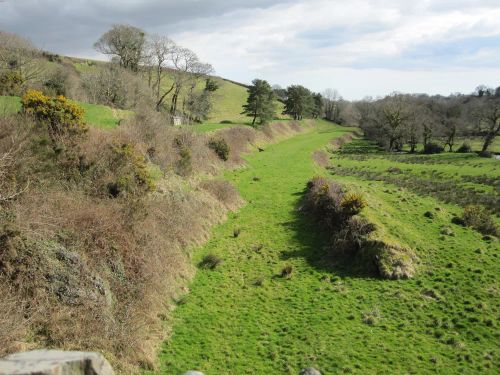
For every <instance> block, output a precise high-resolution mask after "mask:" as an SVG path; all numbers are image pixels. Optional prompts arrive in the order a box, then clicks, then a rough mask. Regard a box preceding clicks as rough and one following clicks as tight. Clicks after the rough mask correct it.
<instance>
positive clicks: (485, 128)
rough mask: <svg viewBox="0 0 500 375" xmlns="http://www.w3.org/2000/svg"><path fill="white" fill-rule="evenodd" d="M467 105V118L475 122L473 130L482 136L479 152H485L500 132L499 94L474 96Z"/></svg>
mask: <svg viewBox="0 0 500 375" xmlns="http://www.w3.org/2000/svg"><path fill="white" fill-rule="evenodd" d="M497 91H499V94H500V90H498V89H497ZM468 106H469V114H470V115H469V118H471V119H472V120H473V121H474V122H475V129H474V132H475V133H476V134H477V135H479V136H481V137H482V138H483V146H482V148H481V152H483V153H485V152H487V151H488V148H489V147H490V146H491V144H492V143H493V141H494V140H495V138H496V137H497V136H498V135H499V134H500V95H486V96H478V97H474V98H472V99H471V100H470V102H469V103H468Z"/></svg>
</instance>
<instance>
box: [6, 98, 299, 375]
mask: <svg viewBox="0 0 500 375" xmlns="http://www.w3.org/2000/svg"><path fill="white" fill-rule="evenodd" d="M61 100H62V99H61ZM44 101H45V100H42V102H44ZM49 102H50V103H51V102H52V101H51V100H49ZM58 103H59V102H58ZM58 103H55V104H58ZM61 103H62V102H61ZM26 109H27V108H26ZM52 109H54V116H50V119H48V118H45V113H46V112H44V111H42V112H41V113H42V114H43V116H42V115H40V116H38V115H37V113H38V112H37V111H28V110H25V113H24V114H19V115H15V116H11V117H7V118H2V119H0V293H1V294H2V304H0V305H1V306H0V355H3V354H6V353H9V352H13V351H19V350H24V349H29V348H36V347H50V348H61V349H78V350H91V351H101V352H103V353H104V354H105V355H106V357H107V358H108V359H110V360H111V361H112V363H113V365H114V366H115V367H116V369H117V370H118V372H120V373H127V374H129V373H135V372H138V371H139V366H142V367H152V366H154V362H155V358H156V349H157V345H158V344H159V342H161V340H162V339H163V338H164V335H165V327H164V322H163V320H164V319H165V313H166V312H167V306H168V305H169V304H170V301H172V299H173V298H175V297H176V296H177V295H178V294H180V293H183V291H184V290H185V284H186V280H188V279H189V278H190V277H191V276H192V275H193V273H194V267H193V266H192V265H191V262H190V259H189V254H188V253H187V252H186V248H187V247H188V246H192V245H195V244H200V243H202V241H204V240H206V239H207V237H208V234H209V228H210V227H211V226H212V225H213V224H214V223H217V222H219V221H220V220H222V218H223V217H224V214H225V213H226V212H227V209H228V208H231V209H234V208H237V207H239V206H240V205H241V203H242V201H241V199H240V198H239V196H238V193H237V192H236V191H235V190H234V188H233V187H231V186H230V185H229V184H228V183H227V182H209V181H207V176H208V180H209V176H213V175H214V174H216V173H218V171H220V170H221V169H222V168H223V167H224V165H225V163H224V162H223V161H222V160H221V159H220V158H219V157H218V156H217V155H216V153H215V152H214V151H213V150H212V149H210V147H209V145H208V142H209V138H208V137H207V136H206V135H196V134H193V133H191V132H186V131H185V130H179V129H176V128H174V127H168V126H166V125H165V124H164V123H163V121H162V119H161V117H160V116H159V115H158V114H156V113H155V112H149V111H138V115H137V116H136V117H135V118H133V119H130V120H127V121H126V123H124V124H122V125H121V126H120V127H119V128H117V129H115V130H113V131H104V130H97V129H92V128H89V129H86V131H85V132H78V134H76V133H75V132H69V131H68V132H67V131H60V130H61V129H63V130H64V129H67V126H68V125H71V126H72V125H73V123H71V124H70V123H67V121H68V119H67V118H65V117H64V116H59V115H60V114H61V113H60V112H58V111H59V107H58V106H55V105H54V106H52ZM62 110H64V109H62ZM78 118H79V117H78ZM78 125H80V122H78ZM278 128H279V129H281V125H279V126H278ZM287 128H288V129H291V126H289V127H287ZM270 129H272V134H274V136H273V137H274V138H276V136H277V135H279V134H281V132H279V131H278V130H277V128H276V127H273V125H271V126H270ZM234 132H235V133H237V132H239V131H238V130H237V131H234ZM289 134H292V133H291V130H290V133H289ZM222 136H226V137H227V138H226V140H227V142H228V143H229V144H235V143H236V140H235V139H237V142H239V144H240V149H238V148H237V147H233V146H231V153H232V154H233V158H234V159H241V152H243V151H244V150H248V149H250V146H251V144H253V143H254V142H255V141H259V142H262V141H264V140H272V139H273V138H272V137H269V135H268V134H265V133H264V132H258V131H255V130H252V133H251V137H250V139H249V137H246V138H243V139H246V143H245V142H244V141H243V140H242V139H241V138H240V137H231V136H228V135H227V133H226V134H224V133H223V135H222ZM250 141H251V142H250ZM186 155H188V156H189V157H187V156H186ZM230 162H231V160H230ZM228 165H231V164H228ZM200 175H203V176H204V178H203V181H204V182H202V183H200V182H199V181H200V178H198V176H200ZM198 185H199V188H198Z"/></svg>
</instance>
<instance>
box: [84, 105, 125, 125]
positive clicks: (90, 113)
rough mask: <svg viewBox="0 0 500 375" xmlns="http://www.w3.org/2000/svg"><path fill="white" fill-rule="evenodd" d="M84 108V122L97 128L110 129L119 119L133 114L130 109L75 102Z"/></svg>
mask: <svg viewBox="0 0 500 375" xmlns="http://www.w3.org/2000/svg"><path fill="white" fill-rule="evenodd" d="M76 103H77V104H79V105H81V106H82V107H83V108H84V109H85V122H86V123H87V124H89V125H93V126H95V127H98V128H103V129H112V128H114V127H116V126H117V125H118V123H119V122H120V120H123V119H127V118H129V117H131V116H133V114H134V113H133V112H132V111H126V110H122V109H114V108H111V107H107V106H105V105H98V104H89V103H82V102H76Z"/></svg>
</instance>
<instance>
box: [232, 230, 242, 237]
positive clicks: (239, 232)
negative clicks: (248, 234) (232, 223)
mask: <svg viewBox="0 0 500 375" xmlns="http://www.w3.org/2000/svg"><path fill="white" fill-rule="evenodd" d="M240 234H241V229H240V228H234V229H233V237H234V238H238V237H239V236H240Z"/></svg>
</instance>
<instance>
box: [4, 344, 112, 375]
mask: <svg viewBox="0 0 500 375" xmlns="http://www.w3.org/2000/svg"><path fill="white" fill-rule="evenodd" d="M0 375H114V371H113V369H112V368H111V365H110V364H109V363H108V361H107V360H106V359H105V358H104V357H103V356H102V355H100V354H99V353H89V352H69V351H60V350H34V351H30V352H23V353H16V354H12V355H9V356H7V357H5V358H3V359H1V360H0Z"/></svg>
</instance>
